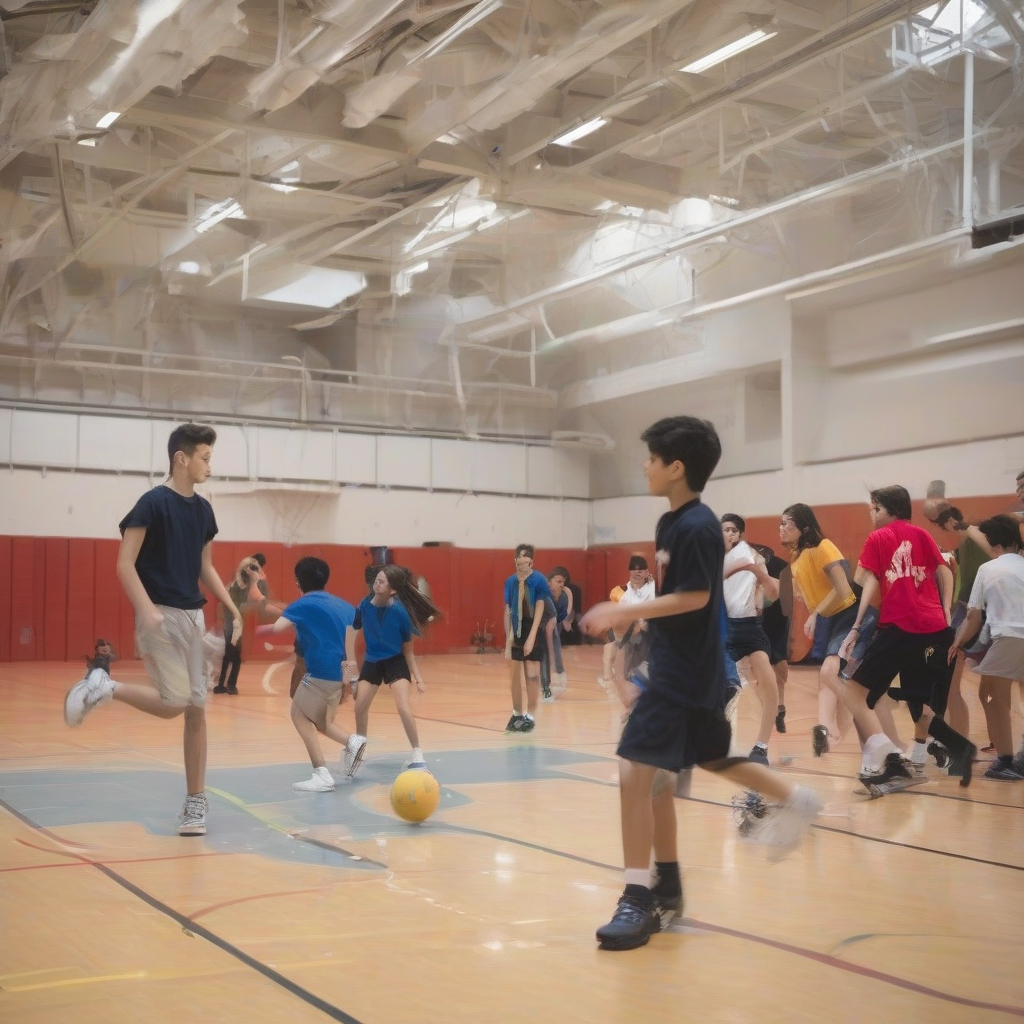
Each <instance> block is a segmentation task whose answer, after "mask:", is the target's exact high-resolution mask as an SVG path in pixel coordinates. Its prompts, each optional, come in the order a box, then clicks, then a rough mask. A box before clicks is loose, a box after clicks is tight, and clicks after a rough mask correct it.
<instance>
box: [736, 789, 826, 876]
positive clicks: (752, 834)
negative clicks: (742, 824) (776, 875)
mask: <svg viewBox="0 0 1024 1024" xmlns="http://www.w3.org/2000/svg"><path fill="white" fill-rule="evenodd" d="M821 807H822V804H821V799H820V798H819V796H818V794H817V793H815V792H814V790H813V789H809V788H808V787H807V786H797V787H796V789H795V790H794V791H793V795H792V796H791V797H790V798H789V799H788V800H787V801H786V802H785V803H783V804H774V805H770V806H769V807H768V809H767V811H766V812H765V815H764V817H763V818H761V819H760V821H757V822H755V823H753V824H752V825H751V827H750V831H749V834H748V836H749V838H750V839H753V840H754V841H755V842H758V843H764V844H765V845H766V846H770V847H772V848H773V849H772V853H771V858H772V860H779V859H780V858H782V857H784V856H785V855H786V854H787V853H789V852H790V851H791V850H794V849H795V848H796V847H797V846H798V845H799V844H800V840H801V839H803V837H804V836H805V835H806V833H807V830H808V829H809V828H810V827H811V825H812V824H813V822H814V819H815V818H817V817H818V815H819V814H820V813H821Z"/></svg>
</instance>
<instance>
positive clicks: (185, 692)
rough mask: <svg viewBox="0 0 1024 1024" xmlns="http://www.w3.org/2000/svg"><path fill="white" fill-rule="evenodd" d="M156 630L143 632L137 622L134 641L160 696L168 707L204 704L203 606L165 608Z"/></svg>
mask: <svg viewBox="0 0 1024 1024" xmlns="http://www.w3.org/2000/svg"><path fill="white" fill-rule="evenodd" d="M157 608H158V609H159V610H160V611H161V612H162V613H163V616H164V621H163V625H162V626H161V627H160V629H158V630H154V631H152V632H149V633H143V632H142V631H141V630H140V629H139V628H138V624H137V623H136V627H135V645H136V647H138V649H139V654H140V655H141V656H142V660H143V663H144V664H145V666H146V671H147V672H148V673H149V677H150V679H152V680H153V682H154V683H156V686H157V689H158V690H159V691H160V699H161V700H162V701H163V702H164V703H165V704H169V705H170V706H171V707H176V708H187V707H195V708H201V707H205V706H206V651H205V649H204V638H205V636H206V620H205V618H204V617H203V610H202V608H191V609H184V608H168V607H167V606H166V605H157Z"/></svg>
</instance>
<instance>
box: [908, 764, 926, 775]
mask: <svg viewBox="0 0 1024 1024" xmlns="http://www.w3.org/2000/svg"><path fill="white" fill-rule="evenodd" d="M909 766H910V771H911V774H912V775H913V776H914V777H915V778H918V779H923V778H924V777H925V776H926V775H927V774H928V772H927V768H928V766H927V765H926V764H925V763H924V761H914V760H911V761H910V762H909Z"/></svg>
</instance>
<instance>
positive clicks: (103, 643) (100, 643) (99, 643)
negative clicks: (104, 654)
mask: <svg viewBox="0 0 1024 1024" xmlns="http://www.w3.org/2000/svg"><path fill="white" fill-rule="evenodd" d="M106 646H107V641H106V640H104V639H103V638H102V637H101V638H100V639H99V640H97V641H96V646H95V648H94V650H98V649H99V648H100V647H106Z"/></svg>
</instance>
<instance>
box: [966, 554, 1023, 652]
mask: <svg viewBox="0 0 1024 1024" xmlns="http://www.w3.org/2000/svg"><path fill="white" fill-rule="evenodd" d="M968 606H969V607H971V608H980V609H981V610H982V611H983V612H984V613H985V621H986V624H987V625H988V627H989V629H990V630H991V632H992V636H993V637H997V636H1015V637H1019V638H1021V639H1024V557H1022V556H1021V555H1018V554H1014V553H1013V552H1007V553H1006V554H1005V555H1000V556H999V557H998V558H993V559H992V561H991V562H986V563H985V564H984V565H982V566H980V567H979V568H978V575H977V576H975V577H974V589H973V590H972V591H971V599H970V601H969V602H968Z"/></svg>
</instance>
